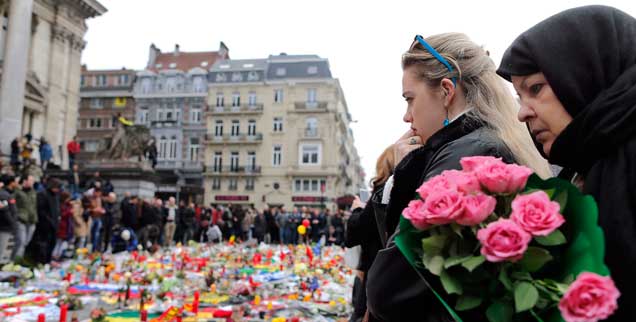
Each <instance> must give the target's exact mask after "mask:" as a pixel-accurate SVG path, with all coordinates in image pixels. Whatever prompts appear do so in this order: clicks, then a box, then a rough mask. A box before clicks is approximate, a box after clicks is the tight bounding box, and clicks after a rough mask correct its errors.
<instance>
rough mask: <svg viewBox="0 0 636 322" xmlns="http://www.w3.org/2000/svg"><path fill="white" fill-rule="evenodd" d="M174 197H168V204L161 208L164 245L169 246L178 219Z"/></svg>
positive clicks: (172, 239)
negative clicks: (163, 222)
mask: <svg viewBox="0 0 636 322" xmlns="http://www.w3.org/2000/svg"><path fill="white" fill-rule="evenodd" d="M176 202H177V201H176V199H175V198H174V197H170V198H168V204H167V205H166V207H165V208H164V210H163V215H164V217H165V222H166V224H165V232H164V237H165V239H164V241H163V242H164V245H165V246H170V245H171V244H172V242H173V241H174V233H175V231H176V230H177V221H178V220H179V216H180V214H179V208H178V207H177V204H176Z"/></svg>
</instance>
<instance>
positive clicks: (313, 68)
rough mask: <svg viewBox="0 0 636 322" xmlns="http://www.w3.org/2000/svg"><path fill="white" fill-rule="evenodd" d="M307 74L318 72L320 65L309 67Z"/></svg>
mask: <svg viewBox="0 0 636 322" xmlns="http://www.w3.org/2000/svg"><path fill="white" fill-rule="evenodd" d="M307 74H309V75H314V74H318V66H309V67H307Z"/></svg>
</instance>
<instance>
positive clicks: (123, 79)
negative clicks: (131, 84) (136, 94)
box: [118, 74, 128, 86]
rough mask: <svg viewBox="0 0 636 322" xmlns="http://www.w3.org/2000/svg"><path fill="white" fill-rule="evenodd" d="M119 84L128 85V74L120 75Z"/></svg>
mask: <svg viewBox="0 0 636 322" xmlns="http://www.w3.org/2000/svg"><path fill="white" fill-rule="evenodd" d="M118 82H119V86H124V85H128V74H123V75H119V78H118Z"/></svg>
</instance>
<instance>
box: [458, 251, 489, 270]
mask: <svg viewBox="0 0 636 322" xmlns="http://www.w3.org/2000/svg"><path fill="white" fill-rule="evenodd" d="M485 260H486V257H484V256H481V255H480V256H473V257H471V258H470V259H468V260H466V261H464V262H462V266H464V268H466V269H467V270H468V271H469V272H472V271H473V270H475V268H477V266H479V265H481V264H482V263H483V262H484V261H485Z"/></svg>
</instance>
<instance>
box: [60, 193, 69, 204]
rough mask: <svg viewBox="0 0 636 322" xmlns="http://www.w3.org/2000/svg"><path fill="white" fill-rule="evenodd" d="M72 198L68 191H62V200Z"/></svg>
mask: <svg viewBox="0 0 636 322" xmlns="http://www.w3.org/2000/svg"><path fill="white" fill-rule="evenodd" d="M70 199H71V194H70V193H69V192H68V191H62V192H61V193H60V200H61V201H62V202H66V201H67V200H70Z"/></svg>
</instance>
